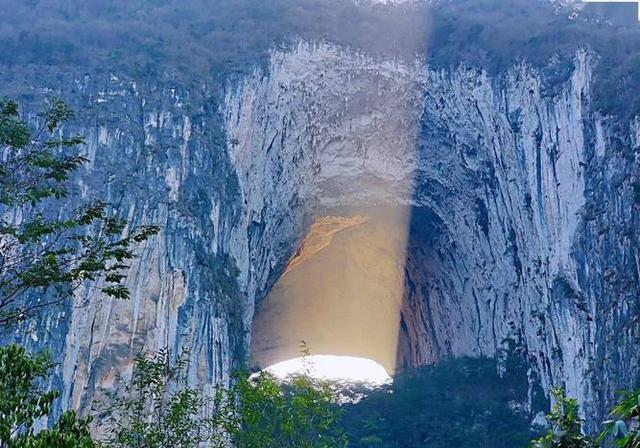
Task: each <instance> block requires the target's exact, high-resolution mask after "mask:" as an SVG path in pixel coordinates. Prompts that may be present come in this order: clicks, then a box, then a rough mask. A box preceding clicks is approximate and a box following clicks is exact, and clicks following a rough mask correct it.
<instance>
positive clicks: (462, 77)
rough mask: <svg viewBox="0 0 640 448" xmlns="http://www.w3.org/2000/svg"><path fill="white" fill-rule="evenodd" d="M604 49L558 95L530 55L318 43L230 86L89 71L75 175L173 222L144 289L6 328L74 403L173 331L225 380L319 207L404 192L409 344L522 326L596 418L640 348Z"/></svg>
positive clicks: (622, 171)
mask: <svg viewBox="0 0 640 448" xmlns="http://www.w3.org/2000/svg"><path fill="white" fill-rule="evenodd" d="M593 66H594V61H593V60H592V56H591V55H590V53H588V52H579V53H577V54H576V55H575V60H574V63H573V67H572V75H571V76H570V78H569V80H568V81H562V82H561V83H560V85H557V86H554V87H555V89H554V92H555V93H554V94H553V95H551V96H549V94H548V89H546V87H548V86H546V85H545V83H546V82H547V81H544V80H543V77H542V76H541V74H540V73H539V72H538V70H536V69H534V68H532V67H530V66H529V65H527V64H526V63H521V64H518V65H514V66H512V67H511V68H510V69H508V70H507V71H506V72H503V73H501V74H499V75H496V76H489V75H488V74H487V73H486V72H484V71H483V70H480V69H477V68H472V67H464V66H461V67H460V68H458V69H457V70H451V71H445V70H441V69H436V68H432V67H431V66H430V65H429V61H428V60H427V61H423V60H416V61H415V62H412V63H407V62H404V63H403V62H399V61H391V60H386V59H381V58H377V57H373V56H367V55H364V54H359V53H357V52H355V51H353V50H348V49H345V48H343V47H339V46H336V45H332V44H328V43H318V42H301V43H300V44H298V45H296V46H293V47H291V48H289V49H288V50H282V51H273V52H272V53H271V55H270V58H269V64H268V65H267V66H266V67H265V68H263V69H256V70H255V72H254V73H253V74H251V75H249V76H247V77H245V78H243V79H240V80H230V81H229V83H228V84H227V87H226V88H225V91H224V92H218V91H214V88H213V87H212V86H209V85H207V83H206V82H203V83H202V84H200V85H198V86H196V87H194V86H191V87H185V86H182V85H180V84H179V83H176V82H173V81H171V80H168V81H160V80H157V81H155V82H150V81H147V82H144V83H142V82H139V81H136V80H134V79H131V78H128V77H126V78H125V77H122V79H121V78H119V77H118V76H115V75H112V76H110V77H108V78H106V79H103V78H99V77H85V78H75V79H74V92H73V95H74V96H73V102H74V104H73V105H74V106H75V107H76V109H79V112H80V113H79V116H81V117H82V121H80V122H78V123H77V124H76V126H77V128H78V130H79V131H80V132H82V133H83V134H84V135H85V136H86V137H87V142H88V144H87V146H86V152H87V155H88V157H89V158H90V159H91V164H90V165H89V166H88V167H87V168H86V169H85V170H84V171H83V172H82V173H81V175H80V176H79V178H78V179H77V192H78V194H79V195H80V197H95V196H100V197H102V198H104V199H106V200H108V201H110V202H112V203H114V204H115V205H117V206H118V207H119V209H120V210H122V211H123V213H124V215H125V216H126V217H127V218H128V219H130V220H131V221H133V222H136V223H138V222H154V223H156V224H159V225H160V226H161V227H162V232H161V234H160V236H159V237H158V238H157V239H155V240H154V241H152V242H149V243H147V245H146V246H145V247H143V248H141V252H140V259H139V261H138V262H136V263H135V265H134V267H133V269H132V272H131V275H130V278H129V285H130V286H131V290H132V300H131V301H127V302H121V301H112V300H105V299H101V298H99V297H97V296H96V295H95V294H94V293H93V292H92V291H93V290H92V289H90V288H87V290H86V291H83V292H81V293H80V294H79V295H78V297H77V298H76V302H75V304H74V306H73V307H72V308H68V309H61V310H52V311H51V312H50V313H49V314H47V315H46V316H43V317H42V319H41V321H39V322H36V323H33V324H32V325H30V327H29V328H24V327H21V328H18V329H16V330H15V332H14V333H13V334H12V335H10V337H12V338H13V339H16V340H21V341H26V342H27V343H29V344H30V345H31V346H33V347H41V346H49V347H51V348H52V350H53V351H54V354H55V357H56V359H57V360H59V361H61V364H60V368H59V371H58V372H57V377H56V380H55V382H56V385H58V386H61V387H62V388H63V390H64V393H63V401H62V406H64V407H67V406H73V407H84V408H85V409H86V408H88V407H89V406H90V405H91V402H92V400H93V399H95V398H99V397H100V395H101V390H102V389H103V388H107V389H109V388H113V387H114V384H115V383H114V381H115V377H116V374H117V373H121V372H124V373H126V372H127V371H129V370H130V368H131V363H132V359H133V356H135V355H136V354H137V353H139V352H141V351H151V350H156V349H158V348H161V347H164V346H168V347H169V348H171V349H172V350H174V352H179V351H181V350H183V349H187V350H188V351H189V353H190V356H191V366H190V376H191V378H192V380H193V382H194V383H198V384H201V385H204V386H205V387H210V386H213V385H215V384H217V383H220V382H226V381H227V380H228V375H229V372H230V371H231V370H232V369H233V368H234V366H236V365H238V364H239V363H240V362H242V361H243V360H244V359H245V357H246V349H247V347H248V343H249V338H250V332H251V322H252V316H253V311H254V307H255V305H256V303H257V302H260V300H262V299H263V298H264V297H265V295H266V294H267V292H268V291H269V289H270V287H271V286H272V285H273V283H274V282H275V280H276V278H277V277H278V275H279V274H280V273H281V272H282V271H283V269H284V268H285V266H286V264H287V263H288V261H289V259H290V258H291V256H292V255H293V254H294V253H295V252H296V250H297V249H298V245H299V243H300V242H301V241H302V239H303V237H304V235H305V229H306V227H307V225H308V222H309V219H310V217H312V216H314V215H315V214H318V213H320V212H323V211H326V210H332V209H336V208H342V209H344V208H361V207H364V206H366V207H387V206H393V207H398V206H402V207H406V210H408V212H407V213H408V216H409V218H408V219H407V222H408V223H407V227H408V228H407V229H399V231H406V232H407V254H406V258H407V261H406V285H405V297H404V304H403V311H402V320H401V325H400V326H401V329H402V333H401V335H400V341H401V342H400V348H399V354H400V358H401V360H402V362H403V363H406V364H423V363H429V362H434V361H436V360H438V359H440V358H442V357H445V356H449V355H463V354H469V355H485V356H499V355H500V350H502V349H504V348H506V347H508V346H510V345H513V346H516V347H519V348H520V349H521V350H523V351H524V352H525V353H526V356H527V357H528V359H529V360H530V362H531V366H532V370H531V374H530V376H531V380H532V382H533V381H534V380H535V378H539V380H540V381H541V382H542V384H543V385H544V386H545V387H546V388H549V387H550V386H551V385H555V384H564V385H565V386H566V387H567V389H568V391H569V393H570V394H571V395H574V396H577V397H578V398H580V399H581V400H583V401H584V402H585V403H586V406H587V407H586V414H587V415H589V416H595V417H599V416H601V415H602V409H603V403H604V402H605V401H606V400H607V399H610V397H611V394H612V391H613V390H615V389H616V388H618V387H620V386H628V385H629V384H631V382H632V380H633V379H634V378H635V375H636V374H637V368H636V366H637V365H638V361H639V359H638V350H637V338H638V336H639V335H638V327H637V325H635V324H636V320H635V319H636V316H637V315H638V309H637V307H638V297H640V289H639V284H640V283H639V281H638V280H639V279H640V252H639V248H638V238H639V229H640V225H639V223H638V218H637V215H638V208H639V204H638V199H637V196H638V194H637V191H636V192H634V185H637V184H636V182H638V166H639V163H640V159H639V156H638V154H639V150H640V120H639V119H635V120H632V122H631V123H621V122H620V121H619V120H617V119H615V118H612V117H601V116H599V115H598V114H597V112H596V110H595V109H594V108H593V107H592V101H591V86H592V81H591V77H592V72H593ZM218 98H221V100H220V101H218V100H217V99H218ZM636 189H637V187H636ZM329 214H330V213H329ZM509 341H511V342H509ZM595 417H594V418H595ZM594 421H595V420H594Z"/></svg>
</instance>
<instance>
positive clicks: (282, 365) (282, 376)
mask: <svg viewBox="0 0 640 448" xmlns="http://www.w3.org/2000/svg"><path fill="white" fill-rule="evenodd" d="M264 371H266V372H268V373H271V374H272V375H273V376H275V377H276V378H278V379H279V380H282V381H285V380H287V379H288V378H291V377H294V376H296V375H299V374H304V375H306V376H309V377H310V378H313V379H317V380H322V381H330V382H335V383H341V384H344V383H346V384H365V385H367V386H371V387H379V386H383V385H385V384H390V383H391V382H392V381H393V379H392V378H391V376H390V375H389V373H387V370H386V369H385V368H384V367H383V366H382V365H381V364H379V363H377V362H376V361H374V360H372V359H368V358H359V357H354V356H337V355H308V356H300V357H297V358H292V359H289V360H286V361H282V362H279V363H276V364H273V365H271V366H269V367H267V368H266V369H264Z"/></svg>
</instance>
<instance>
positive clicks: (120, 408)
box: [106, 350, 220, 448]
mask: <svg viewBox="0 0 640 448" xmlns="http://www.w3.org/2000/svg"><path fill="white" fill-rule="evenodd" d="M185 367H186V363H185V360H184V358H179V359H178V361H177V362H176V363H175V364H174V365H172V364H171V359H170V356H169V353H168V352H167V351H166V350H163V351H160V352H158V353H156V354H155V355H153V356H152V357H144V356H139V357H137V358H136V360H135V363H134V371H133V375H132V378H131V380H130V381H129V382H126V383H124V387H123V389H122V391H121V392H120V393H119V394H117V395H115V396H114V397H113V400H112V402H111V403H110V405H109V406H108V408H107V413H106V425H107V427H108V432H109V435H108V438H107V444H108V446H111V447H113V448H138V447H140V448H142V447H144V448H156V447H157V448H165V447H175V448H192V447H193V448H197V447H199V446H202V445H203V444H209V445H212V444H213V443H215V440H218V439H219V438H220V435H219V434H217V433H216V432H215V428H214V427H213V426H212V425H211V424H210V421H209V420H208V418H206V417H205V415H206V413H207V411H208V410H209V408H210V405H211V401H210V400H208V399H206V398H205V397H203V396H202V394H201V393H200V392H199V391H197V390H195V389H192V388H190V387H188V385H187V378H186V375H185Z"/></svg>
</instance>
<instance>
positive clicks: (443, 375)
mask: <svg viewBox="0 0 640 448" xmlns="http://www.w3.org/2000/svg"><path fill="white" fill-rule="evenodd" d="M527 389H528V384H527V377H526V370H522V369H517V368H516V369H513V370H511V373H507V375H506V376H504V377H502V378H501V377H500V376H499V375H498V373H497V370H496V361H495V360H491V359H470V358H463V359H454V360H446V361H442V362H440V363H438V364H437V365H434V366H431V367H425V368H420V369H412V370H408V371H405V372H399V373H398V374H397V375H396V377H395V379H394V383H393V384H392V385H389V386H387V387H385V388H382V389H379V390H373V391H364V393H365V394H366V395H367V396H366V397H365V398H363V399H362V400H361V401H359V402H357V403H350V404H349V403H348V404H345V405H344V408H345V416H344V420H343V422H344V427H345V429H346V431H347V433H348V434H349V438H350V439H351V445H350V446H352V447H354V448H374V447H375V448H396V447H402V448H414V447H415V448H422V447H425V446H428V447H429V448H451V447H456V448H465V447H468V448H478V447H487V448H514V447H518V446H520V447H522V446H525V445H526V444H527V443H528V441H529V440H531V437H533V436H534V435H535V433H534V432H532V431H531V429H530V423H529V422H530V420H531V418H532V414H533V412H527V411H525V410H524V409H523V408H524V403H523V402H524V401H525V400H526V399H527ZM356 395H357V394H356ZM514 403H520V405H519V406H514Z"/></svg>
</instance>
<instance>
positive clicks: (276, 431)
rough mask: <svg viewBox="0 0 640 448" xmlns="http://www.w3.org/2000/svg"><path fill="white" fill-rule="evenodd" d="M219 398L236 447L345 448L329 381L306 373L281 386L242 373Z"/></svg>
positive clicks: (266, 378)
mask: <svg viewBox="0 0 640 448" xmlns="http://www.w3.org/2000/svg"><path fill="white" fill-rule="evenodd" d="M222 397H224V399H222V400H220V398H221V396H220V395H219V397H218V403H223V406H222V407H221V409H223V410H224V412H223V414H222V415H223V416H225V418H224V419H225V420H226V423H224V424H223V427H224V430H225V432H227V433H228V434H229V435H230V436H231V440H232V441H233V444H234V446H235V447H237V448H340V447H346V446H347V437H346V434H345V433H344V432H343V431H342V429H341V428H340V425H339V421H340V417H341V412H340V410H339V407H338V405H337V403H336V398H335V393H334V391H333V390H332V389H331V387H330V385H329V384H327V383H323V382H318V381H314V380H313V379H311V378H309V377H308V376H306V375H298V376H295V377H293V378H291V379H289V380H288V381H287V382H286V383H281V382H280V381H278V380H277V379H276V378H275V377H273V376H272V375H270V374H269V373H265V372H262V373H260V374H258V375H257V376H254V377H252V378H249V377H248V376H247V375H244V374H243V375H238V376H237V377H236V381H235V384H234V385H233V386H232V387H231V389H230V390H229V391H226V392H224V391H223V395H222ZM236 406H237V407H236Z"/></svg>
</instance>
